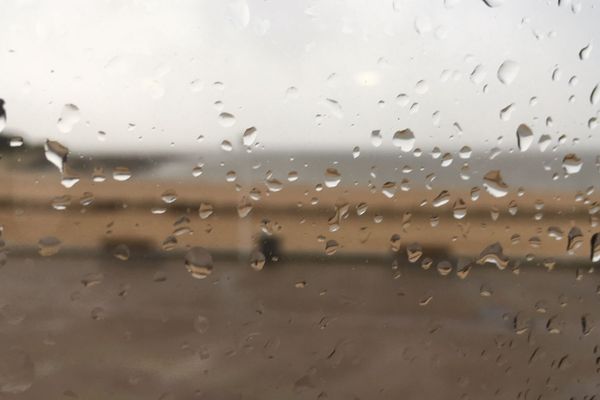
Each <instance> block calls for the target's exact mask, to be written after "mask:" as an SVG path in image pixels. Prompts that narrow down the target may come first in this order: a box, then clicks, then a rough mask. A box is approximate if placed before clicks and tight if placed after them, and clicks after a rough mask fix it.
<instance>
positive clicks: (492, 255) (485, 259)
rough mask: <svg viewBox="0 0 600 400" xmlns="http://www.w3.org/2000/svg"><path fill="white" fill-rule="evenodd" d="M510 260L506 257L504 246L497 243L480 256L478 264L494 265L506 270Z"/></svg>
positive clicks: (484, 250)
mask: <svg viewBox="0 0 600 400" xmlns="http://www.w3.org/2000/svg"><path fill="white" fill-rule="evenodd" d="M508 262H509V259H508V257H506V256H505V255H504V252H503V249H502V246H501V245H500V243H498V242H496V243H493V244H491V245H489V246H488V247H486V248H485V249H483V251H482V252H481V254H479V259H478V260H477V263H478V264H485V263H492V264H495V265H496V266H497V267H498V268H499V269H504V268H506V267H507V266H508Z"/></svg>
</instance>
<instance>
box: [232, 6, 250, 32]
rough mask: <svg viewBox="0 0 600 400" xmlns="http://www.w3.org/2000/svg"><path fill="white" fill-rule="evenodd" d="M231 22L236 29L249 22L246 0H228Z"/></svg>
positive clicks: (244, 26) (248, 9)
mask: <svg viewBox="0 0 600 400" xmlns="http://www.w3.org/2000/svg"><path fill="white" fill-rule="evenodd" d="M227 8H228V10H229V14H230V16H231V22H232V23H233V25H234V26H235V27H236V28H237V29H244V28H246V27H247V26H248V24H249V23H250V8H249V7H248V3H247V2H246V0H230V1H229V4H228V5H227Z"/></svg>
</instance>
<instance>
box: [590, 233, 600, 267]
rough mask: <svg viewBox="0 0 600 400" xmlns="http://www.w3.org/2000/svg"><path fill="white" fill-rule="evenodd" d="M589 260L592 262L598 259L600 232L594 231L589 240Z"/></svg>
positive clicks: (599, 257)
mask: <svg viewBox="0 0 600 400" xmlns="http://www.w3.org/2000/svg"><path fill="white" fill-rule="evenodd" d="M590 247H591V256H590V258H591V260H592V262H598V261H600V233H594V234H593V235H592V238H591V240H590Z"/></svg>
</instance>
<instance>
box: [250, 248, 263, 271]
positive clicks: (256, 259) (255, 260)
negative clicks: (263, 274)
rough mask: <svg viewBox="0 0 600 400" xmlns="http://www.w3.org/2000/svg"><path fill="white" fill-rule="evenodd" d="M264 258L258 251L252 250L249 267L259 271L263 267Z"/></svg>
mask: <svg viewBox="0 0 600 400" xmlns="http://www.w3.org/2000/svg"><path fill="white" fill-rule="evenodd" d="M265 262H266V258H265V255H264V254H263V253H262V252H261V251H259V250H254V251H253V252H252V253H251V254H250V267H252V269H253V270H255V271H261V270H262V269H263V268H264V266H265Z"/></svg>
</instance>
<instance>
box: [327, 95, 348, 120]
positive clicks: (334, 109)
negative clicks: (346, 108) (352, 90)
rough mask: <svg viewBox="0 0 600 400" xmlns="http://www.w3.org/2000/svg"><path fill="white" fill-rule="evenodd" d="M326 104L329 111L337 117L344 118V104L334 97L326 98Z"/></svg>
mask: <svg viewBox="0 0 600 400" xmlns="http://www.w3.org/2000/svg"><path fill="white" fill-rule="evenodd" d="M325 105H326V106H327V108H328V109H329V112H330V113H331V114H332V115H333V116H334V117H336V118H338V119H342V118H344V113H343V112H342V106H341V105H340V103H338V102H337V100H333V99H325Z"/></svg>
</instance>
